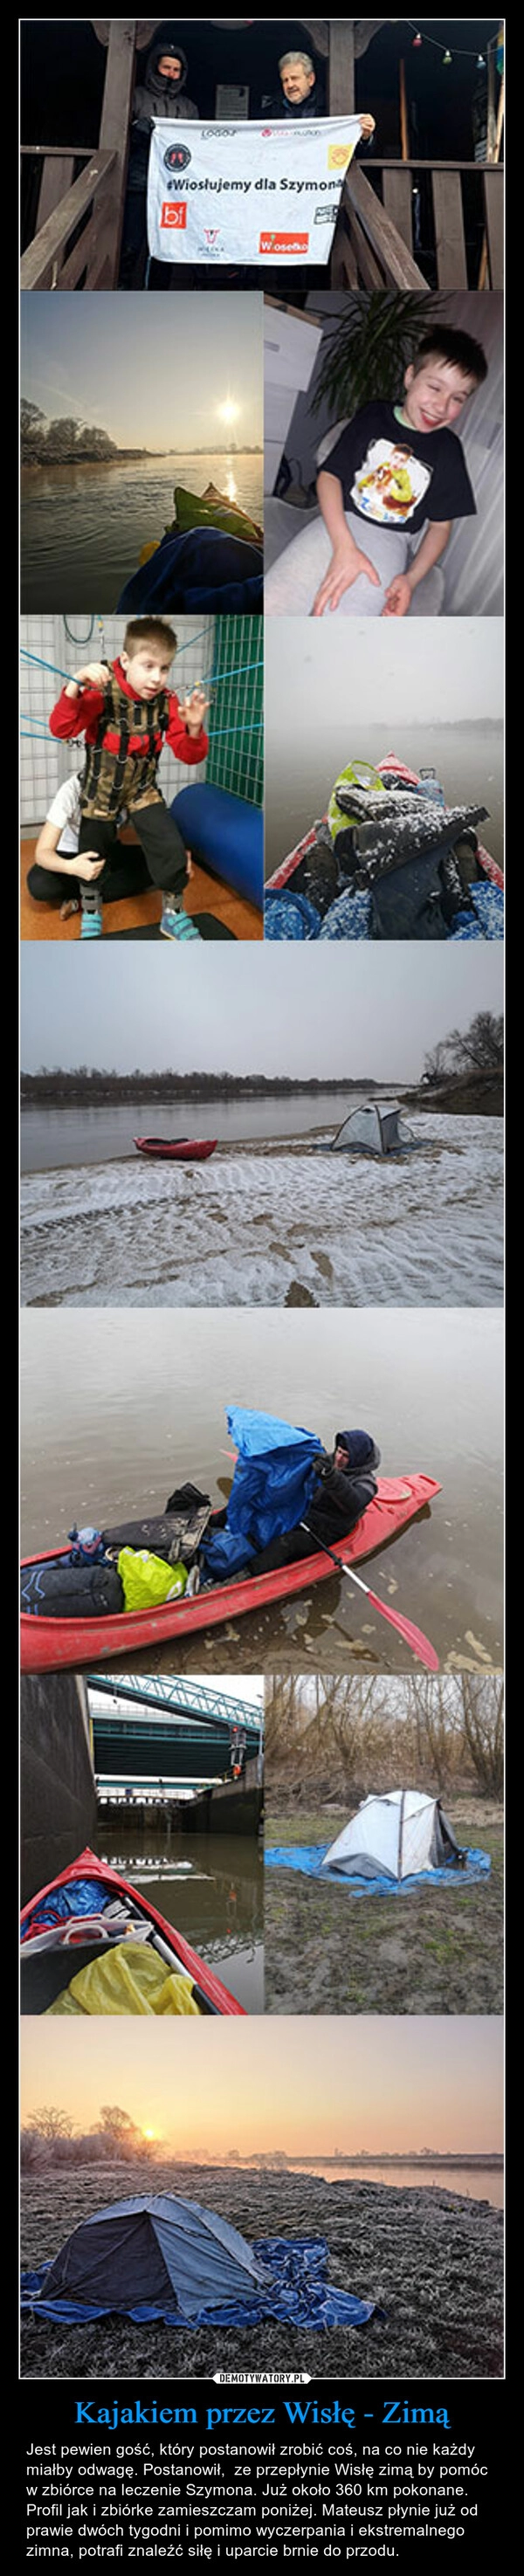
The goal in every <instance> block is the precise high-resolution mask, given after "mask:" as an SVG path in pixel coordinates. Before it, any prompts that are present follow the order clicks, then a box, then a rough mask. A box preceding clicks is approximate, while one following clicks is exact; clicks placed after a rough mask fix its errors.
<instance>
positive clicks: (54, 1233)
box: [22, 1113, 502, 1306]
mask: <svg viewBox="0 0 524 2576" xmlns="http://www.w3.org/2000/svg"><path fill="white" fill-rule="evenodd" d="M410 1125H411V1129H412V1133H413V1135H414V1136H416V1139H417V1143H418V1145H419V1147H420V1150H419V1151H418V1152H417V1153H414V1154H410V1155H406V1156H405V1157H403V1158H399V1157H395V1158H394V1159H393V1160H392V1161H390V1162H389V1161H388V1162H384V1163H382V1162H379V1161H375V1160H370V1159H368V1158H366V1157H364V1156H361V1155H359V1156H358V1157H357V1156H354V1155H353V1154H351V1155H348V1154H337V1155H332V1154H331V1153H328V1152H327V1151H326V1152H323V1151H322V1150H320V1151H318V1150H315V1151H312V1150H311V1146H310V1144H309V1140H308V1139H304V1138H300V1139H299V1140H297V1139H289V1140H286V1141H284V1142H282V1141H281V1142H280V1143H279V1145H272V1144H264V1145H262V1146H258V1147H254V1146H253V1145H239V1146H236V1147H228V1148H224V1150H223V1151H220V1150H219V1151H218V1152H217V1153H216V1154H215V1155H214V1156H213V1158H212V1160H211V1161H210V1162H209V1163H203V1164H172V1165H170V1166H168V1167H167V1169H166V1165H165V1164H160V1163H154V1162H153V1163H150V1164H148V1165H147V1166H144V1165H143V1164H140V1163H138V1161H137V1162H136V1163H134V1162H131V1161H129V1160H122V1161H121V1162H117V1161H115V1162H112V1163H103V1164H98V1165H92V1164H91V1165H87V1164H86V1165H83V1166H76V1167H73V1168H69V1169H65V1170H64V1169H63V1168H61V1169H58V1170H54V1171H50V1172H43V1173H41V1172H33V1173H30V1174H28V1175H27V1177H26V1179H25V1180H24V1182H23V1184H22V1298H23V1302H24V1304H26V1305H27V1304H28V1305H40V1304H43V1305H47V1304H49V1305H73V1306H74V1305H80V1304H82V1305H94V1306H106V1305H117V1306H125V1305H131V1306H132V1305H142V1306H148V1305H150V1306H163V1305H180V1306H272V1305H274V1306H283V1305H285V1304H286V1303H291V1304H294V1303H297V1302H304V1303H305V1304H308V1305H309V1304H312V1305H317V1306H331V1305H333V1306H383V1305H387V1306H399V1305H403V1306H420V1305H434V1306H441V1305H445V1306H469V1305H472V1306H484V1305H486V1306H493V1305H495V1304H497V1303H498V1302H500V1300H501V1297H502V1251H501V1238H502V1212H501V1193H502V1128H501V1121H500V1119H498V1118H479V1117H470V1118H464V1119H460V1120H458V1119H457V1118H453V1117H449V1118H448V1117H440V1118H436V1117H430V1116H429V1115H427V1114H420V1113H418V1114H417V1115H416V1116H412V1117H411V1119H410ZM317 1142H320V1144H321V1145H322V1142H323V1139H319V1140H317ZM297 1292H298V1293H297Z"/></svg>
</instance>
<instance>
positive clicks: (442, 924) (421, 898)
mask: <svg viewBox="0 0 524 2576" xmlns="http://www.w3.org/2000/svg"><path fill="white" fill-rule="evenodd" d="M471 910H472V905H471V899H470V897H469V895H468V893H467V892H464V891H463V888H462V885H461V882H460V877H459V874H458V869H457V865H456V861H455V860H454V857H453V849H452V846H451V845H449V846H448V848H445V849H442V847H441V848H440V849H433V850H427V851H425V852H424V854H423V855H422V854H421V855H419V856H417V857H416V858H410V859H406V860H405V861H404V865H403V867H399V868H390V869H388V870H387V873H386V874H385V875H383V876H379V877H376V878H375V881H374V884H373V885H372V888H371V938H372V939H449V935H450V930H451V929H452V926H453V921H454V920H455V918H456V914H457V912H459V911H464V912H468V911H471Z"/></svg>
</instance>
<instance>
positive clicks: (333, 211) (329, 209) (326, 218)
mask: <svg viewBox="0 0 524 2576" xmlns="http://www.w3.org/2000/svg"><path fill="white" fill-rule="evenodd" d="M337 215H338V197H334V199H333V204H332V206H316V207H315V214H314V218H313V220H314V222H315V223H316V224H334V223H335V222H336V218H337Z"/></svg>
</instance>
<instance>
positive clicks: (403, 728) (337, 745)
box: [265, 627, 504, 877]
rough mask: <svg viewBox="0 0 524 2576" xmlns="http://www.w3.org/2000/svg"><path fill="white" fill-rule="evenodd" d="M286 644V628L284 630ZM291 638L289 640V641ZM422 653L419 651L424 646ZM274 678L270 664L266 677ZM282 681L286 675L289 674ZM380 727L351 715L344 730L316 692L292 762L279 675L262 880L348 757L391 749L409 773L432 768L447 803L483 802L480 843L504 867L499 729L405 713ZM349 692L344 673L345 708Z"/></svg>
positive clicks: (269, 741)
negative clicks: (315, 707) (420, 719)
mask: <svg viewBox="0 0 524 2576" xmlns="http://www.w3.org/2000/svg"><path fill="white" fill-rule="evenodd" d="M286 635H287V638H288V641H289V627H288V628H287V629H286ZM292 640H293V639H292V634H291V643H292ZM421 649H423V647H422V648H421ZM288 670H289V685H290V686H292V685H293V665H292V660H291V664H290V665H288ZM270 674H271V665H270V666H269V672H268V679H269V677H270ZM286 677H287V674H286ZM384 703H385V714H384V717H383V719H382V720H381V723H380V725H378V724H377V723H376V722H374V721H373V719H372V718H371V720H370V722H369V723H367V722H366V724H365V725H363V724H362V721H360V726H359V728H358V729H357V735H356V734H355V726H354V724H353V725H352V723H351V713H350V712H349V713H348V720H347V727H346V726H344V727H342V725H341V721H340V713H339V712H338V713H337V711H335V715H334V714H333V711H332V709H331V708H330V703H329V695H328V693H327V692H324V693H322V692H321V691H320V689H319V722H318V728H317V730H316V732H315V730H314V729H313V728H311V727H310V726H309V725H308V724H307V723H302V725H301V730H300V760H297V758H296V733H295V731H294V726H293V721H292V717H290V716H289V714H288V712H287V710H288V705H289V687H287V690H286V694H284V673H283V672H282V674H281V685H280V688H279V690H278V693H277V691H276V682H275V677H274V675H273V685H272V688H269V686H268V689H267V696H266V799H265V853H266V875H267V876H268V877H269V876H271V875H272V873H273V869H274V868H276V867H278V866H279V865H280V862H281V860H282V859H285V858H286V856H287V854H288V852H289V851H290V850H293V849H294V848H295V846H296V843H297V841H300V840H301V838H302V834H303V833H304V832H307V831H309V830H310V827H311V824H312V823H314V822H316V821H317V820H319V818H320V816H321V815H322V814H324V813H325V811H326V806H327V804H328V800H329V797H330V794H331V789H332V787H333V786H334V782H335V779H336V777H337V776H338V773H339V771H340V770H341V769H343V768H345V767H346V765H347V763H348V761H350V760H352V759H357V758H358V759H359V760H369V761H372V762H374V763H377V762H378V761H380V760H384V758H385V756H386V753H387V752H388V751H393V752H395V753H396V756H397V759H398V760H404V761H406V763H407V766H408V768H410V769H415V770H417V771H418V770H420V769H436V772H437V778H440V779H441V781H442V786H443V788H444V793H445V796H446V801H447V803H448V805H466V804H468V805H472V804H474V805H485V806H486V807H487V811H488V818H489V819H488V821H487V822H486V823H481V824H479V826H478V834H479V840H480V841H482V843H483V846H484V848H485V849H486V850H489V853H490V857H491V858H492V859H496V860H497V864H498V866H499V867H503V865H504V787H503V763H502V733H501V727H500V726H499V725H498V724H496V723H495V722H493V723H486V722H484V723H482V724H481V723H467V724H465V723H464V724H462V723H460V722H457V723H456V724H440V723H438V722H437V723H434V724H431V723H427V724H424V725H421V724H420V723H417V720H416V717H413V716H411V715H410V714H409V713H408V714H407V715H406V716H405V718H404V720H403V722H402V723H399V722H395V723H394V724H393V725H392V724H391V722H390V720H389V718H388V713H387V691H386V692H385V699H384ZM350 705H351V691H350V685H349V676H348V707H349V710H350Z"/></svg>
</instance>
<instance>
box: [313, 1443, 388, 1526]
mask: <svg viewBox="0 0 524 2576" xmlns="http://www.w3.org/2000/svg"><path fill="white" fill-rule="evenodd" d="M340 1441H343V1442H344V1445H345V1447H346V1449H347V1453H348V1464H347V1468H346V1467H344V1468H340V1467H335V1465H334V1463H333V1461H334V1454H335V1453H334V1451H333V1453H332V1457H331V1458H329V1459H325V1460H321V1461H320V1472H319V1477H318V1483H317V1484H316V1486H315V1490H314V1493H313V1496H312V1500H311V1502H310V1504H309V1509H308V1512H307V1516H306V1517H307V1525H308V1529H310V1530H311V1531H312V1534H313V1537H314V1538H316V1539H318V1540H319V1541H320V1542H322V1541H324V1543H325V1544H326V1545H327V1546H328V1547H334V1546H335V1544H336V1541H337V1539H341V1538H347V1536H348V1533H349V1531H350V1530H352V1529H354V1527H355V1522H356V1521H359V1520H360V1518H361V1514H362V1512H365V1510H366V1505H367V1504H368V1503H372V1501H373V1496H374V1494H376V1491H377V1479H376V1472H375V1471H376V1469H377V1468H378V1467H379V1466H380V1450H379V1449H377V1448H376V1446H375V1441H374V1440H372V1439H371V1437H370V1434H369V1432H368V1431H337V1433H336V1439H335V1447H338V1444H339V1442H340Z"/></svg>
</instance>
